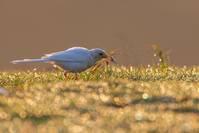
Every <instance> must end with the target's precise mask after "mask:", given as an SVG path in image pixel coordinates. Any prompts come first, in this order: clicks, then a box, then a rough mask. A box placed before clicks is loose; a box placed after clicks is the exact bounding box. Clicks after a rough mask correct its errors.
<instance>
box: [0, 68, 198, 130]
mask: <svg viewBox="0 0 199 133" xmlns="http://www.w3.org/2000/svg"><path fill="white" fill-rule="evenodd" d="M0 87H3V88H6V89H7V90H8V91H9V95H8V96H0V121H1V124H0V132H17V133H18V132H23V133H29V132H33V133H35V132H42V133H45V132H46V133H54V132H57V133H65V132H96V133H98V132H99V133H101V132H116V133H117V132H118V133H122V132H138V133H140V132H142V133H144V132H147V133H158V132H161V133H164V132H183V133H184V132H199V67H197V66H195V67H175V66H166V67H165V66H164V67H160V66H159V67H157V66H151V67H129V68H126V67H107V68H104V69H100V70H98V71H96V72H90V71H87V72H83V73H81V74H79V75H78V79H77V80H74V75H72V74H69V75H68V77H67V79H66V78H64V76H63V74H62V72H60V71H51V72H39V71H34V70H32V71H23V72H0Z"/></svg>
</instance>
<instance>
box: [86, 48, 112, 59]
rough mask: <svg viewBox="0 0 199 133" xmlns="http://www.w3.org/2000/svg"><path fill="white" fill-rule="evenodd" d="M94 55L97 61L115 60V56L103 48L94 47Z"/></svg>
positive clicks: (92, 51) (92, 50)
mask: <svg viewBox="0 0 199 133" xmlns="http://www.w3.org/2000/svg"><path fill="white" fill-rule="evenodd" d="M90 52H91V55H92V57H93V58H94V59H95V61H96V62H97V61H100V60H101V59H110V61H111V62H115V60H114V58H113V57H112V56H110V55H109V54H107V53H106V51H104V50H103V49H100V48H94V49H91V50H90Z"/></svg>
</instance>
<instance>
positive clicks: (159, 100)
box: [131, 96, 178, 104]
mask: <svg viewBox="0 0 199 133" xmlns="http://www.w3.org/2000/svg"><path fill="white" fill-rule="evenodd" d="M169 103H178V101H177V100H176V98H173V97H170V96H160V97H157V96H156V97H151V98H148V99H142V98H140V99H135V100H132V102H131V104H169Z"/></svg>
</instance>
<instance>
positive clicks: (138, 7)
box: [0, 0, 199, 70]
mask: <svg viewBox="0 0 199 133" xmlns="http://www.w3.org/2000/svg"><path fill="white" fill-rule="evenodd" d="M198 5H199V1H194V0H189V1H186V0H168V1H159V0H152V1H137V0H125V1H124V0H123V1H122V0H109V1H105V0H101V1H98V0H84V1H69V0H67V1H66V0H56V1H54V0H42V1H41V0H34V1H27V0H17V1H15V0H9V1H7V0H0V17H1V21H0V29H1V30H0V46H1V49H0V53H1V56H0V61H1V63H0V70H6V69H16V68H25V67H30V65H13V64H10V63H9V62H10V61H12V60H14V59H23V58H39V57H41V56H43V55H44V54H47V53H51V52H56V51H61V50H65V49H67V48H70V47H73V46H81V47H87V48H95V47H100V48H103V49H105V50H106V51H108V52H109V51H114V50H116V51H117V52H116V57H115V58H116V59H117V60H118V63H119V64H121V65H133V66H134V65H135V66H136V65H147V64H151V63H153V60H154V59H153V58H154V57H153V49H152V45H153V44H159V45H160V47H161V48H162V49H163V51H164V52H167V51H169V57H170V61H171V64H175V65H179V66H183V65H188V66H191V65H199V62H198V61H197V60H198V57H199V52H198V50H199V37H198V35H199V14H198V12H199V8H198ZM117 53H118V54H117ZM34 66H37V67H38V66H39V65H38V64H35V65H34Z"/></svg>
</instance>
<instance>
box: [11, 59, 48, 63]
mask: <svg viewBox="0 0 199 133" xmlns="http://www.w3.org/2000/svg"><path fill="white" fill-rule="evenodd" d="M34 62H48V59H23V60H14V61H11V63H12V64H19V63H34Z"/></svg>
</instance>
